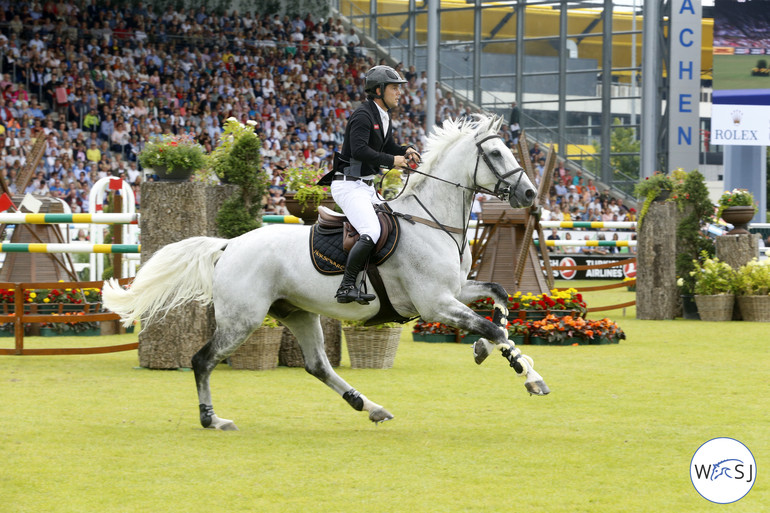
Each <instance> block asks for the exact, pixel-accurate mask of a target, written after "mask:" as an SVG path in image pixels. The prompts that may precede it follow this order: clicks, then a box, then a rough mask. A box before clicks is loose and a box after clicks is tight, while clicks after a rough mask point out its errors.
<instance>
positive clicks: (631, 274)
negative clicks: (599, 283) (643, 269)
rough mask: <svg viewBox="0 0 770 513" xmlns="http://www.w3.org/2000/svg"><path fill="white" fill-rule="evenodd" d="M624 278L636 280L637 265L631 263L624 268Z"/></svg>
mask: <svg viewBox="0 0 770 513" xmlns="http://www.w3.org/2000/svg"><path fill="white" fill-rule="evenodd" d="M623 276H625V277H626V278H636V263H635V262H631V263H630V264H626V265H624V266H623Z"/></svg>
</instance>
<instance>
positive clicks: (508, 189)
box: [473, 135, 524, 201]
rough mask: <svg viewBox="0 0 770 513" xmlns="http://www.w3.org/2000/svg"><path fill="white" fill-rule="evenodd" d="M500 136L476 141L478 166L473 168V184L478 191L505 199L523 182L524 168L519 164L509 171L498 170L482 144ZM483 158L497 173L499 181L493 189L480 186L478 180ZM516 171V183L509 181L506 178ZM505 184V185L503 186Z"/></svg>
mask: <svg viewBox="0 0 770 513" xmlns="http://www.w3.org/2000/svg"><path fill="white" fill-rule="evenodd" d="M499 137H500V136H498V135H490V136H487V137H485V138H484V139H482V140H480V141H478V142H477V143H476V168H475V169H474V170H473V184H474V185H475V186H476V189H475V190H476V191H480V192H484V193H486V194H491V195H492V196H496V197H498V198H500V199H501V200H503V201H505V200H506V199H508V197H509V196H510V195H511V193H512V191H515V190H516V189H518V188H519V184H521V178H522V177H523V176H524V168H523V167H521V166H519V167H517V168H516V169H513V170H511V171H508V172H507V173H500V171H498V170H497V168H496V167H495V165H494V164H493V163H492V160H491V159H490V158H489V155H487V152H486V151H484V147H483V146H482V144H484V143H485V142H487V141H489V140H490V139H498V138H499ZM481 159H484V163H485V164H486V165H487V167H488V168H489V170H490V171H492V174H494V175H495V178H497V183H496V184H495V189H494V190H493V191H490V190H489V189H487V188H485V187H481V186H479V184H478V181H477V180H476V174H477V173H478V172H479V161H480V160H481ZM516 173H518V174H519V178H518V180H516V183H515V184H510V183H508V182H507V181H506V178H508V177H509V176H511V175H515V174H516ZM503 184H504V186H503V187H501V185H503Z"/></svg>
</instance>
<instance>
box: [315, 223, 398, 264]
mask: <svg viewBox="0 0 770 513" xmlns="http://www.w3.org/2000/svg"><path fill="white" fill-rule="evenodd" d="M380 215H387V216H389V217H390V220H391V223H392V225H393V228H392V229H391V230H390V234H389V235H388V240H387V241H386V242H385V245H384V246H383V247H382V249H381V250H379V251H378V252H376V253H375V254H374V255H373V256H372V258H371V263H373V264H374V265H380V264H382V263H383V262H385V261H386V260H387V259H388V258H390V256H391V255H392V254H393V252H394V251H395V250H396V246H397V245H398V240H399V236H400V227H399V225H398V218H397V217H396V216H394V215H393V214H388V213H384V214H380ZM310 258H311V260H312V261H313V265H314V266H315V268H316V270H317V271H318V272H319V273H321V274H342V273H344V272H345V263H346V262H347V260H348V254H347V253H345V252H344V251H343V250H342V228H341V227H340V228H334V229H329V228H321V227H320V226H319V225H318V224H317V223H316V224H314V225H313V226H312V227H311V228H310Z"/></svg>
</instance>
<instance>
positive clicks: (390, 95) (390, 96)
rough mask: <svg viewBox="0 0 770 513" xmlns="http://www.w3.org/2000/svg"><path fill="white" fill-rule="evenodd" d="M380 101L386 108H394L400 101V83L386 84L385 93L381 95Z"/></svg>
mask: <svg viewBox="0 0 770 513" xmlns="http://www.w3.org/2000/svg"><path fill="white" fill-rule="evenodd" d="M382 101H383V102H384V103H385V106H386V107H387V108H388V109H394V108H396V107H397V106H398V102H399V101H401V84H387V85H386V86H385V93H384V94H383V95H382Z"/></svg>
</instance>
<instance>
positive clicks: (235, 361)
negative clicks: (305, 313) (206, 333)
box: [229, 317, 283, 370]
mask: <svg viewBox="0 0 770 513" xmlns="http://www.w3.org/2000/svg"><path fill="white" fill-rule="evenodd" d="M282 334H283V327H282V326H281V325H280V324H278V322H277V321H276V320H275V319H273V318H272V317H265V319H264V321H262V326H260V327H259V328H257V330H256V331H255V332H254V333H252V334H251V335H249V338H247V339H246V342H244V343H243V344H242V345H241V346H240V347H239V348H238V349H237V350H236V351H235V352H234V353H233V354H231V355H230V358H229V362H230V366H231V367H232V368H233V369H248V370H269V369H275V368H276V367H277V366H278V351H279V350H280V348H281V335H282Z"/></svg>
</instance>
